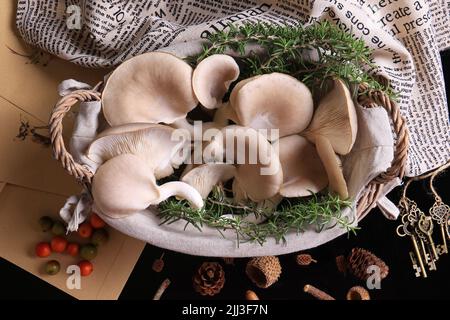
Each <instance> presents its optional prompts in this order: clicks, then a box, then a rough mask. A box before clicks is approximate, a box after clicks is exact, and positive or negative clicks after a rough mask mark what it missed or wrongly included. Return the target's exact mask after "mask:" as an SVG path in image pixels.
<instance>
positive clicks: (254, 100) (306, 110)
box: [230, 73, 313, 141]
mask: <svg viewBox="0 0 450 320" xmlns="http://www.w3.org/2000/svg"><path fill="white" fill-rule="evenodd" d="M235 90H236V93H234V92H232V93H231V96H230V106H231V107H232V108H233V109H234V111H235V112H236V116H237V123H238V124H239V125H242V126H246V127H251V128H254V129H268V130H270V129H278V130H279V133H278V136H279V137H284V136H287V135H291V134H295V133H300V132H302V131H303V130H304V129H305V128H306V127H307V126H308V124H309V123H310V121H311V118H312V115H313V99H312V95H311V92H310V91H309V89H308V88H307V87H306V86H305V85H304V84H303V83H302V82H300V81H298V80H297V79H295V78H294V77H291V76H289V75H287V74H282V73H271V74H265V75H262V76H259V77H255V78H253V79H250V80H249V81H247V82H244V83H243V84H242V85H240V84H239V83H238V84H237V85H236V87H235V88H234V89H233V91H235ZM268 134H269V136H268V139H269V140H271V141H272V140H276V139H278V136H274V137H272V136H271V135H270V134H271V132H270V131H269V132H268Z"/></svg>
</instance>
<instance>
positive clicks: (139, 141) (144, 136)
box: [87, 124, 189, 179]
mask: <svg viewBox="0 0 450 320" xmlns="http://www.w3.org/2000/svg"><path fill="white" fill-rule="evenodd" d="M133 127H134V128H137V127H139V126H131V125H125V126H124V129H123V130H120V129H118V128H113V129H111V130H110V131H109V132H114V133H112V134H105V133H104V134H105V135H103V136H101V137H100V138H98V139H96V140H94V141H93V142H92V143H91V145H90V146H89V148H88V151H87V157H88V158H89V159H90V160H92V161H93V162H95V163H97V164H98V165H101V164H103V163H104V162H105V161H107V160H109V159H111V158H114V157H116V156H118V155H121V154H124V153H130V154H134V155H137V156H139V157H140V158H142V159H143V160H144V161H145V162H146V163H147V165H148V166H149V167H150V168H151V169H152V170H153V171H154V174H155V177H156V178H157V179H160V178H163V177H167V176H169V175H171V174H172V173H173V166H174V164H175V162H177V164H180V163H181V162H180V160H178V159H177V161H174V159H176V158H178V157H179V152H180V150H181V149H183V148H184V147H185V145H186V143H187V142H189V140H188V139H185V138H183V137H182V136H180V137H177V139H174V137H173V132H174V129H173V128H171V127H168V126H164V125H158V124H154V125H148V126H147V127H145V126H143V128H142V129H139V130H134V131H127V129H130V128H133ZM116 132H118V133H116Z"/></svg>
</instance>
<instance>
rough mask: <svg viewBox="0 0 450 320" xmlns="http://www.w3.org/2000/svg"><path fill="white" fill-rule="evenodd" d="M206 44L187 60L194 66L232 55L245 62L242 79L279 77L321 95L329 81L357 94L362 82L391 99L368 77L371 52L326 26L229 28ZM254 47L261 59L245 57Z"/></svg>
mask: <svg viewBox="0 0 450 320" xmlns="http://www.w3.org/2000/svg"><path fill="white" fill-rule="evenodd" d="M208 40H209V42H208V43H206V44H205V45H204V46H203V50H202V52H201V53H200V54H198V55H196V56H193V57H189V58H188V61H189V62H191V64H192V65H194V66H195V65H196V64H198V63H199V62H200V61H201V60H203V59H204V58H206V57H208V56H210V55H212V54H220V53H226V52H230V51H234V52H238V53H239V54H240V55H241V56H243V57H244V58H242V59H240V60H242V61H241V62H242V63H241V65H242V67H241V75H240V78H241V79H242V78H248V77H250V76H253V75H258V74H264V73H271V72H282V73H287V74H291V75H293V76H295V77H296V78H297V79H299V80H300V81H302V82H304V83H305V84H306V85H307V86H308V87H309V88H310V89H311V90H312V91H314V90H315V89H316V88H321V89H323V88H324V87H325V86H326V84H327V80H328V79H331V78H334V77H338V78H341V79H343V80H345V81H346V82H347V83H348V85H349V87H354V88H356V87H357V86H353V85H355V84H359V83H362V82H365V83H367V84H368V87H369V89H373V90H382V91H384V92H386V93H387V94H388V95H389V96H390V97H391V98H395V94H394V92H393V90H392V88H391V87H390V86H389V85H388V84H384V83H381V82H379V81H378V80H377V78H376V77H374V76H372V75H371V74H370V73H371V72H372V71H374V70H375V69H376V66H375V65H374V64H373V63H372V62H371V55H372V51H371V50H370V49H369V48H368V47H367V46H366V45H365V43H364V41H363V40H362V39H356V38H354V36H353V35H352V34H350V33H347V32H344V31H342V30H341V29H339V28H338V27H336V26H334V25H332V24H330V23H329V22H328V21H324V22H320V23H316V24H313V25H311V26H308V27H306V28H304V27H302V26H276V25H269V24H265V23H257V24H246V25H243V26H240V27H235V26H233V25H230V26H229V28H228V29H227V30H224V31H220V32H217V33H214V34H212V35H211V36H210V37H209V39H208ZM255 45H257V46H258V47H260V48H261V49H262V50H263V53H262V54H261V53H260V52H259V53H258V54H257V53H256V52H255V51H251V52H246V51H248V50H249V48H253V47H254V46H255ZM245 54H247V55H246V56H245ZM360 94H363V93H360Z"/></svg>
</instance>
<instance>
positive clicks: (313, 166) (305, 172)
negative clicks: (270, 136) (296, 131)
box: [274, 135, 328, 197]
mask: <svg viewBox="0 0 450 320" xmlns="http://www.w3.org/2000/svg"><path fill="white" fill-rule="evenodd" d="M274 144H275V145H276V148H275V149H277V148H278V150H279V157H280V162H281V167H282V168H283V186H282V187H281V189H280V194H281V195H282V196H284V197H304V196H309V195H311V193H316V192H319V191H320V190H322V189H323V188H325V187H326V186H327V184H328V178H327V174H326V171H325V169H324V167H323V165H322V161H321V160H320V157H319V155H318V154H317V151H316V148H315V147H314V145H313V144H312V143H310V142H309V141H308V140H307V139H305V138H303V137H301V136H299V135H291V136H287V137H283V138H281V139H280V140H278V141H276V142H275V143H274Z"/></svg>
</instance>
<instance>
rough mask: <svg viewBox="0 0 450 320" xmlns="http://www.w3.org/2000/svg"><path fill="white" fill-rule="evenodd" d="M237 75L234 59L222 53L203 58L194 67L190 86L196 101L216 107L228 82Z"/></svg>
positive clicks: (225, 91)
mask: <svg viewBox="0 0 450 320" xmlns="http://www.w3.org/2000/svg"><path fill="white" fill-rule="evenodd" d="M238 77H239V66H238V65H237V63H236V61H235V60H234V59H233V58H232V57H230V56H228V55H224V54H214V55H212V56H209V57H207V58H205V59H203V60H202V61H201V62H200V63H199V64H198V65H197V67H196V68H195V69H194V73H193V75H192V87H193V89H194V93H195V95H196V97H197V99H198V101H199V102H200V103H201V104H202V105H203V106H204V107H205V108H207V109H216V108H217V107H218V106H219V105H220V104H221V103H222V99H223V97H224V96H225V94H226V93H227V91H228V88H229V87H230V84H231V83H232V82H233V81H235V80H236V79H237V78H238Z"/></svg>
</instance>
